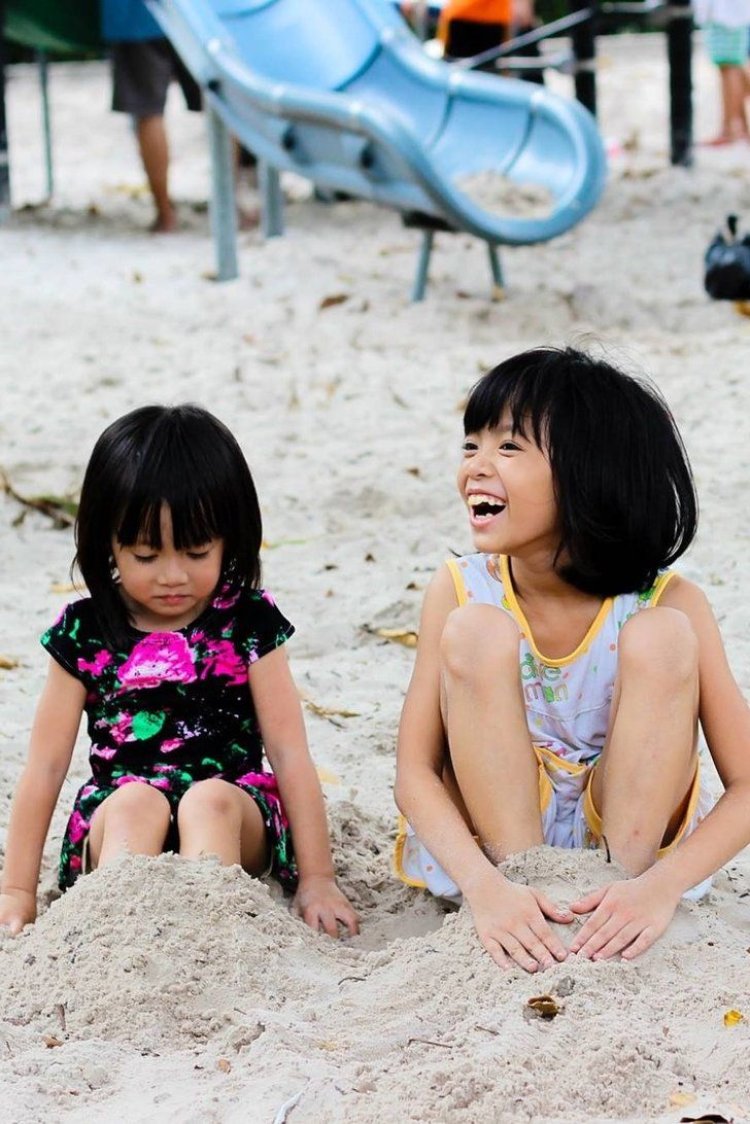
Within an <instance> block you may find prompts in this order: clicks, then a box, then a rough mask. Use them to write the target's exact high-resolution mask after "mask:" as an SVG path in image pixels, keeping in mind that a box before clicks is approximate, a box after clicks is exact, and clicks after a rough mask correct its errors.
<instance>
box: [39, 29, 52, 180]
mask: <svg viewBox="0 0 750 1124" xmlns="http://www.w3.org/2000/svg"><path fill="white" fill-rule="evenodd" d="M36 57H37V61H38V63H39V89H40V91H41V94H42V124H43V127H44V170H45V172H46V176H47V200H48V201H49V200H50V199H51V198H52V196H53V194H54V191H55V173H54V170H53V165H52V122H51V119H50V112H49V66H48V62H47V52H46V51H37V53H36Z"/></svg>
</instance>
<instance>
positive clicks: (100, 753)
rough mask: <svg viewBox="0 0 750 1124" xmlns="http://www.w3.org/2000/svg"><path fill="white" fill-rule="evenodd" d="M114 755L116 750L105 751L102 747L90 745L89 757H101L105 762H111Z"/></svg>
mask: <svg viewBox="0 0 750 1124" xmlns="http://www.w3.org/2000/svg"><path fill="white" fill-rule="evenodd" d="M116 754H117V750H116V749H106V748H105V747H104V746H103V745H92V747H91V756H92V757H103V758H104V760H105V761H111V760H112V758H113V757H114V756H115V755H116Z"/></svg>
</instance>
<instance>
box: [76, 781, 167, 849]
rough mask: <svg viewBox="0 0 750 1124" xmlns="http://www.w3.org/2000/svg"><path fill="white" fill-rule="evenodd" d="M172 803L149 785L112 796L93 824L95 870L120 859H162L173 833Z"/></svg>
mask: <svg viewBox="0 0 750 1124" xmlns="http://www.w3.org/2000/svg"><path fill="white" fill-rule="evenodd" d="M169 821H170V809H169V802H168V801H167V798H166V796H164V795H163V793H161V792H159V791H158V789H155V788H152V787H151V785H148V784H138V783H135V782H134V783H132V784H126V785H123V786H122V788H118V789H117V791H116V792H113V793H112V795H111V796H108V797H107V799H106V800H104V801H103V802H102V803H101V805H100V806H99V807H98V808H97V810H96V812H95V813H94V815H93V818H92V820H91V832H90V834H89V853H90V855H91V861H92V863H93V865H94V866H105V865H106V864H107V863H108V862H111V860H112V859H114V858H116V857H117V856H118V855H122V854H125V853H127V854H131V855H159V854H161V851H162V848H163V847H164V841H165V840H166V838H167V832H168V831H169Z"/></svg>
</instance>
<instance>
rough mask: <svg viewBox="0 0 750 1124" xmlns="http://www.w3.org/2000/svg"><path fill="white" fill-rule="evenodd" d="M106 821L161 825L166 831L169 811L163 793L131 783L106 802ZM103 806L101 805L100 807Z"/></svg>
mask: <svg viewBox="0 0 750 1124" xmlns="http://www.w3.org/2000/svg"><path fill="white" fill-rule="evenodd" d="M106 804H107V808H106V812H107V820H108V821H109V822H110V823H112V821H113V820H119V821H121V822H124V821H128V822H129V821H132V820H135V819H137V820H138V821H139V822H141V823H144V822H148V823H152V824H156V825H158V824H161V823H163V825H164V829H165V831H166V828H167V825H168V824H169V818H170V815H171V809H170V807H169V801H168V800H167V798H166V796H165V795H164V793H163V792H159V790H158V789H157V788H153V786H152V785H150V784H145V783H139V782H137V781H132V782H131V783H129V784H124V785H122V787H121V788H118V789H117V791H116V792H113V793H112V795H111V796H109V797H107V800H106ZM102 806H103V805H102Z"/></svg>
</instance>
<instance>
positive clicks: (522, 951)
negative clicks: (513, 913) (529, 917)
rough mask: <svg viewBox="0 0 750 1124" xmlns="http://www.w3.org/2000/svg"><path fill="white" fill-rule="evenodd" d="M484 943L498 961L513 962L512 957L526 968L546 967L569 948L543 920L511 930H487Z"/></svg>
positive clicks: (514, 961) (565, 956)
mask: <svg viewBox="0 0 750 1124" xmlns="http://www.w3.org/2000/svg"><path fill="white" fill-rule="evenodd" d="M482 944H483V945H484V947H485V948H486V949H487V951H488V952H489V954H490V956H492V959H493V960H494V961H495V963H496V964H499V965H500V966H501V967H502V968H507V967H509V966H510V964H509V959H510V961H512V962H513V963H515V964H517V965H518V966H519V968H523V970H524V971H525V972H532V973H533V972H538V971H540V970H542V971H544V970H545V969H546V968H551V967H552V965H553V964H554V963H555V961H556V960H565V959H566V958H567V955H568V954H567V951H566V950H565V948H564V947H563V945H562V944H560V942H559V941H558V940H557V939H556V938H555V936H554V934H553V933H552V931H551V930H550V929H549V927H548V926H547V925H545V924H544V922H543V921H542V920H540V921H539V922H535V923H533V926H532V924H529V925H522V926H520V927H519V928H518V929H517V930H516V931H515V932H513V933H511V932H509V931H508V930H505V931H503V932H499V933H492V934H487V935H485V936H483V937H482Z"/></svg>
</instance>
